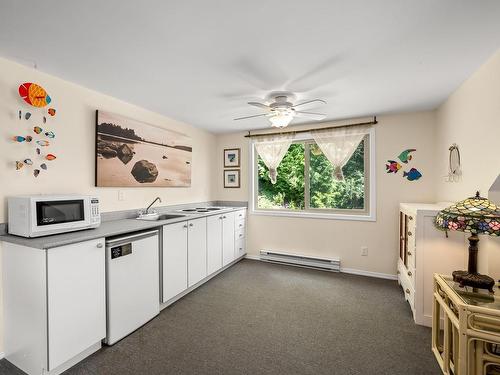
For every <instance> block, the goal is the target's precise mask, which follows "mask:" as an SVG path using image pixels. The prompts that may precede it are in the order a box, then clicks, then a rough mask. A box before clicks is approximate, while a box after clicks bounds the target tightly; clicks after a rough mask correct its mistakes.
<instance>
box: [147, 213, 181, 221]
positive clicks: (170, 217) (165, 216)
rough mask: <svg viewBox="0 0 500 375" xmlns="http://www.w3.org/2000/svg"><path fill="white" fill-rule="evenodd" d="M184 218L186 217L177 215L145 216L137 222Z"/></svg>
mask: <svg viewBox="0 0 500 375" xmlns="http://www.w3.org/2000/svg"><path fill="white" fill-rule="evenodd" d="M185 216H186V215H178V214H163V215H147V216H139V217H138V218H137V220H146V221H158V220H170V219H178V218H180V217H185Z"/></svg>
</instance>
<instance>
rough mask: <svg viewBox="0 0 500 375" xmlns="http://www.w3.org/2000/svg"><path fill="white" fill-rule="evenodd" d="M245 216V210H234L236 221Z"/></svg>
mask: <svg viewBox="0 0 500 375" xmlns="http://www.w3.org/2000/svg"><path fill="white" fill-rule="evenodd" d="M246 217H247V210H239V211H236V212H235V219H236V221H238V220H241V219H244V218H246Z"/></svg>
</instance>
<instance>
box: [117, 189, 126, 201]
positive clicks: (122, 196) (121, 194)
mask: <svg viewBox="0 0 500 375" xmlns="http://www.w3.org/2000/svg"><path fill="white" fill-rule="evenodd" d="M118 200H119V201H124V200H125V192H124V191H123V190H118Z"/></svg>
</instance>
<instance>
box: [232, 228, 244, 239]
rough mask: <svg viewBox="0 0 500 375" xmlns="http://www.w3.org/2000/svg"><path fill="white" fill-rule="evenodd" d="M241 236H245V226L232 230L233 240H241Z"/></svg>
mask: <svg viewBox="0 0 500 375" xmlns="http://www.w3.org/2000/svg"><path fill="white" fill-rule="evenodd" d="M242 238H245V228H243V229H238V230H237V231H235V232H234V239H235V241H238V240H241V239H242Z"/></svg>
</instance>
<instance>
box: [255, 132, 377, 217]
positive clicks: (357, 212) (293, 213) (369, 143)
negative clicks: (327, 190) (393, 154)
mask: <svg viewBox="0 0 500 375" xmlns="http://www.w3.org/2000/svg"><path fill="white" fill-rule="evenodd" d="M364 139H365V143H364V148H365V150H364V151H365V154H364V155H365V159H364V163H365V165H364V168H365V181H366V183H365V208H364V209H328V208H311V207H310V196H309V195H310V194H309V191H310V190H309V189H310V186H309V185H310V176H309V173H310V168H308V167H307V166H308V165H309V157H310V156H309V147H310V145H311V144H312V143H313V142H314V140H313V139H312V137H311V134H310V133H308V132H307V133H297V134H295V137H294V139H293V142H303V143H304V146H305V151H304V152H305V163H306V168H304V209H303V210H290V209H286V208H280V209H262V208H258V207H257V204H258V194H259V189H258V179H259V174H258V163H257V161H258V155H257V152H256V150H255V142H254V141H252V139H250V141H249V142H250V144H249V146H250V147H249V151H250V155H249V160H250V163H251V164H250V168H249V171H250V178H249V181H250V189H249V195H250V197H249V201H250V204H249V206H250V214H253V215H262V216H284V217H305V218H315V219H336V220H355V221H376V202H375V197H376V189H375V187H376V181H375V176H376V175H375V172H376V168H375V165H376V159H375V158H376V154H375V128H374V127H372V128H371V129H370V130H369V132H368V134H367V135H366V136H365V138H364Z"/></svg>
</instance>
